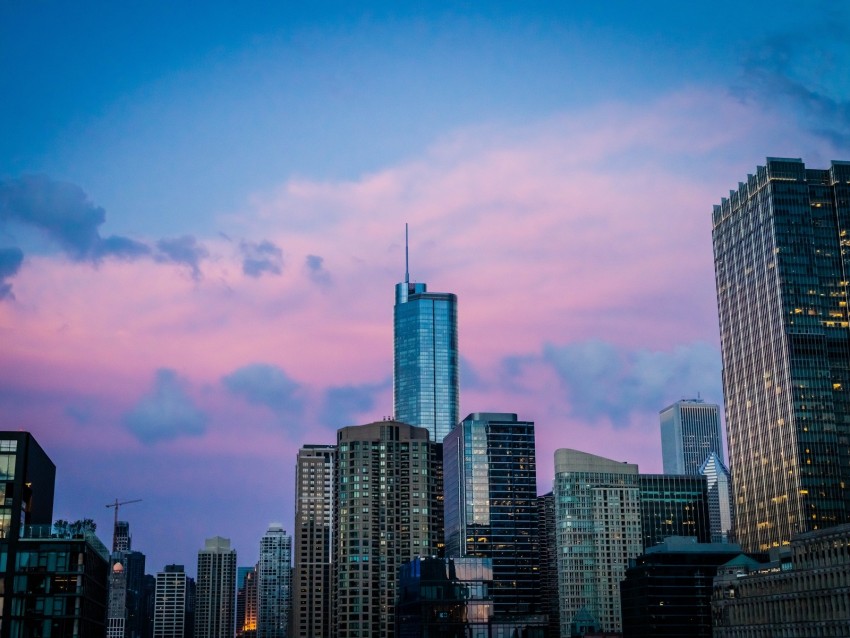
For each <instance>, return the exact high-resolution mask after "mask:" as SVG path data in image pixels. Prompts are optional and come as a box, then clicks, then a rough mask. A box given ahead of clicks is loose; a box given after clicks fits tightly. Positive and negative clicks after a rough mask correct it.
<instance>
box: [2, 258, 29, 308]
mask: <svg viewBox="0 0 850 638" xmlns="http://www.w3.org/2000/svg"><path fill="white" fill-rule="evenodd" d="M23 261H24V253H23V251H22V250H21V249H20V248H14V247H12V248H0V299H6V298H9V299H14V298H15V295H13V294H12V284H10V283H8V282H7V281H6V279H8V278H9V277H13V276H14V275H15V273H17V272H18V270H19V269H20V268H21V263H23Z"/></svg>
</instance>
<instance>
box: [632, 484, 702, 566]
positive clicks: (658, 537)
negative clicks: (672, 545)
mask: <svg viewBox="0 0 850 638" xmlns="http://www.w3.org/2000/svg"><path fill="white" fill-rule="evenodd" d="M638 485H639V486H640V514H641V516H640V526H641V537H642V539H643V549H644V550H647V549H649V548H650V547H653V546H655V545H659V544H661V543H662V542H663V541H664V539H665V538H667V537H668V536H689V537H692V538H694V539H696V541H697V542H699V543H708V542H710V541H711V519H710V516H709V503H708V483H707V481H706V478H705V477H704V476H701V475H697V476H690V475H684V474H678V475H676V474H640V475H639V476H638Z"/></svg>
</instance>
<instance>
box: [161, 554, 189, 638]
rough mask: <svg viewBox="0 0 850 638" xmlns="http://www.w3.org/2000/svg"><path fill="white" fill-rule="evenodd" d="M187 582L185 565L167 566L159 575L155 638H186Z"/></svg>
mask: <svg viewBox="0 0 850 638" xmlns="http://www.w3.org/2000/svg"><path fill="white" fill-rule="evenodd" d="M187 581H188V579H187V577H186V573H185V571H183V565H166V566H165V569H163V570H162V571H161V572H158V573H157V575H156V594H155V598H154V612H153V638H186V636H187V634H186V602H187V601H186V594H187Z"/></svg>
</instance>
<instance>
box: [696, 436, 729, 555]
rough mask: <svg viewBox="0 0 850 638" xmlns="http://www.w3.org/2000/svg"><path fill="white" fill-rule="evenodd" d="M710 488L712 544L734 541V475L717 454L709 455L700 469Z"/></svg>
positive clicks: (709, 513)
mask: <svg viewBox="0 0 850 638" xmlns="http://www.w3.org/2000/svg"><path fill="white" fill-rule="evenodd" d="M700 474H702V475H703V476H704V477H705V480H706V487H707V488H708V518H709V520H710V521H711V542H712V543H728V542H730V541H731V540H732V536H733V534H732V528H733V521H734V515H733V510H732V475H731V474H730V473H729V469H728V468H727V467H726V466H725V465H724V464H723V461H721V460H720V459H719V458H718V456H717V455H716V454H714V453H713V452H712V453H711V454H709V456H708V458H707V459H706V460H705V462H704V463H703V464H702V467H701V468H700Z"/></svg>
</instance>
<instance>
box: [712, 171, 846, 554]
mask: <svg viewBox="0 0 850 638" xmlns="http://www.w3.org/2000/svg"><path fill="white" fill-rule="evenodd" d="M849 229H850V163H848V162H833V163H832V165H831V167H830V168H829V169H826V170H812V169H807V168H806V167H805V165H804V164H803V162H802V161H801V160H799V159H778V158H768V160H767V165H766V166H760V167H758V169H757V170H756V174H755V175H749V176H748V177H747V180H746V182H744V183H741V184H739V186H738V189H737V190H735V191H732V192H731V193H730V195H729V197H728V198H724V199H723V200H722V201H721V203H720V204H719V205H717V206H715V207H714V212H713V241H714V261H715V275H716V282H717V300H718V311H719V319H720V341H721V351H722V355H723V389H724V395H725V405H726V428H727V434H728V437H727V438H728V444H729V455H730V467H731V470H732V488H733V490H734V500H735V519H736V520H735V524H736V540H738V541H739V542H740V543H741V545H742V546H743V547H744V549H745V550H748V551H764V550H766V549H768V548H770V547H774V546H778V545H785V544H787V543H789V542H790V540H791V537H792V535H794V534H796V533H799V532H805V531H808V530H813V529H817V528H820V527H827V526H830V525H836V524H839V523H844V522H848V521H850V329H848V317H847V302H848V280H850V252H848V249H850V243H848V242H850V237H848V236H847V233H848V230H849Z"/></svg>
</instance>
